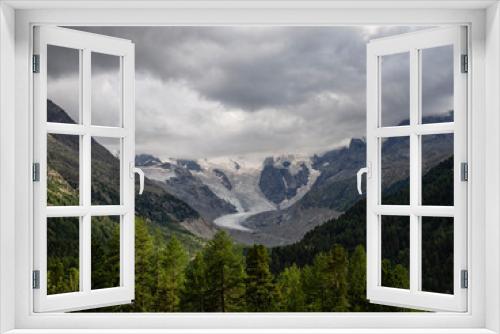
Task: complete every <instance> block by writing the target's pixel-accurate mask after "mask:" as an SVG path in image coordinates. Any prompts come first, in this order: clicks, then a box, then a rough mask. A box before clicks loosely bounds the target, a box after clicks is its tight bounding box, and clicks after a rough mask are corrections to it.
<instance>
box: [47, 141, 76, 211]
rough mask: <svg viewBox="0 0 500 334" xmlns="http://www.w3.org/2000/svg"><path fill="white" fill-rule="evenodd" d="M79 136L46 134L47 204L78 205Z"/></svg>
mask: <svg viewBox="0 0 500 334" xmlns="http://www.w3.org/2000/svg"><path fill="white" fill-rule="evenodd" d="M79 160H80V136H74V135H59V134H48V135H47V205H49V206H50V205H55V206H63V205H79V204H80V200H79V198H80V196H79V184H80V163H79Z"/></svg>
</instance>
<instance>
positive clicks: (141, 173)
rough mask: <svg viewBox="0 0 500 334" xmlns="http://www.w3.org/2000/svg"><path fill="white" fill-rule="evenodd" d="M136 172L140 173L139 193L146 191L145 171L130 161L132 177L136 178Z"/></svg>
mask: <svg viewBox="0 0 500 334" xmlns="http://www.w3.org/2000/svg"><path fill="white" fill-rule="evenodd" d="M135 174H139V195H142V193H143V192H144V172H143V171H142V169H140V168H137V167H135V164H134V163H133V162H131V163H130V178H131V179H134V177H135Z"/></svg>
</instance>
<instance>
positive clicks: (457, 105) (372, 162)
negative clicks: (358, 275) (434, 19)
mask: <svg viewBox="0 0 500 334" xmlns="http://www.w3.org/2000/svg"><path fill="white" fill-rule="evenodd" d="M466 43H467V28H466V27H446V28H435V29H429V30H422V31H417V32H412V33H407V34H402V35H396V36H391V37H387V38H381V39H376V40H372V41H370V43H369V44H368V47H367V163H368V165H369V166H371V168H372V170H371V172H370V173H368V179H367V180H368V181H367V264H368V268H367V296H368V298H369V299H370V301H371V302H373V303H380V304H386V305H395V306H402V307H408V308H416V309H424V310H438V311H458V312H465V311H466V310H467V289H465V288H462V287H461V271H462V270H467V269H468V268H467V182H466V181H462V180H461V175H460V173H461V168H460V165H461V163H463V162H464V163H466V162H467V77H468V73H462V63H461V60H462V55H467V44H466ZM440 46H452V47H453V64H452V66H453V87H454V89H453V94H454V96H453V110H454V112H453V115H454V121H453V122H449V123H435V124H422V122H421V114H422V110H421V109H422V103H421V100H422V94H421V91H422V89H421V85H422V61H421V57H422V51H423V50H425V49H429V48H435V47H440ZM403 53H405V54H408V57H409V68H408V71H409V80H410V82H409V89H410V92H409V99H410V101H409V120H410V122H409V123H410V124H409V125H407V126H399V127H383V126H382V117H381V114H382V104H381V91H382V89H383V87H382V85H383V82H382V80H381V76H382V73H381V64H382V59H383V57H384V56H388V55H395V54H403ZM403 70H405V69H403ZM450 133H451V134H453V137H454V138H453V139H454V140H453V141H454V149H453V157H454V206H424V205H422V203H421V195H422V183H421V178H422V173H421V165H422V157H421V155H422V150H421V146H422V141H421V139H422V135H429V134H450ZM401 136H406V137H408V138H409V142H410V145H409V152H410V159H409V164H410V177H409V187H410V203H409V205H383V204H382V200H381V197H382V163H381V162H382V140H383V139H384V138H392V137H401ZM383 215H396V216H407V217H409V219H410V226H409V229H410V231H409V233H410V259H409V260H410V261H409V263H410V267H409V273H410V277H409V278H410V288H409V290H406V289H398V288H393V287H385V286H382V279H381V277H382V254H381V253H382V216H383ZM422 217H451V218H453V231H454V233H453V242H454V247H453V249H454V254H453V265H454V268H453V286H454V287H453V292H454V293H453V294H450V295H448V294H443V293H433V292H427V291H423V290H422V275H424V274H425V273H422V265H421V260H422V242H421V238H422V235H421V231H422Z"/></svg>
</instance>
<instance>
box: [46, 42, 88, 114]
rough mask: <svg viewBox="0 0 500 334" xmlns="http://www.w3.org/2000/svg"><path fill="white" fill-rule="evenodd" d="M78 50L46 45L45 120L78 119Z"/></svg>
mask: <svg viewBox="0 0 500 334" xmlns="http://www.w3.org/2000/svg"><path fill="white" fill-rule="evenodd" d="M79 115H80V50H77V49H69V48H63V47H60V46H53V45H47V122H56V123H79V121H80V117H79Z"/></svg>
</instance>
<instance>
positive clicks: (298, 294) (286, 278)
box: [278, 264, 306, 312]
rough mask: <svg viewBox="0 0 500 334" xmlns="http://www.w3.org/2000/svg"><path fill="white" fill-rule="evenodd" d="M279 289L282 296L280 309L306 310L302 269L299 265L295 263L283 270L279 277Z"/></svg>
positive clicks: (290, 310) (287, 310) (291, 310)
mask: <svg viewBox="0 0 500 334" xmlns="http://www.w3.org/2000/svg"><path fill="white" fill-rule="evenodd" d="M278 291H279V296H280V307H279V309H280V311H283V312H304V311H306V310H305V295H304V291H303V290H302V278H301V271H300V269H299V268H298V267H297V265H295V264H293V265H291V266H290V267H288V268H285V270H283V271H282V272H281V274H280V275H279V277H278Z"/></svg>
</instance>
